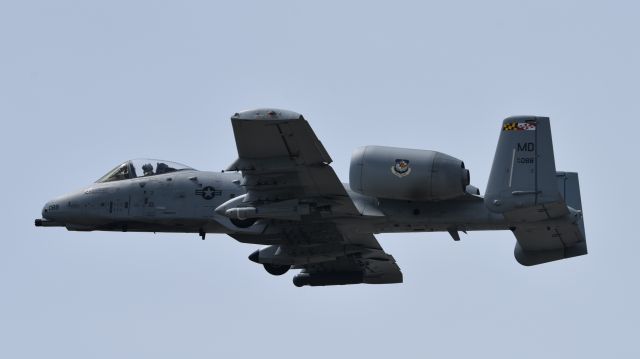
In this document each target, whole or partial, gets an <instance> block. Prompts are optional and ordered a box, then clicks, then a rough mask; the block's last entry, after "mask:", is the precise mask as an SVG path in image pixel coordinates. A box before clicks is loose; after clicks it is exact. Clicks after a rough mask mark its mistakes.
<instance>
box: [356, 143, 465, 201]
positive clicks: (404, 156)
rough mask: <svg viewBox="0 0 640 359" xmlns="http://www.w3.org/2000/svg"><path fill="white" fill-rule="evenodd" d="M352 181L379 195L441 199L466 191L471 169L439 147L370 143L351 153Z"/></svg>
mask: <svg viewBox="0 0 640 359" xmlns="http://www.w3.org/2000/svg"><path fill="white" fill-rule="evenodd" d="M349 185H350V186H351V189H352V190H354V191H356V192H359V193H362V194H364V195H367V196H373V197H377V198H388V199H401V200H410V201H440V200H446V199H451V198H456V197H459V196H462V195H464V194H465V193H466V187H467V185H469V171H468V170H467V169H465V168H464V162H462V161H461V160H459V159H457V158H454V157H451V156H449V155H446V154H444V153H440V152H436V151H428V150H414V149H408V148H397V147H383V146H366V147H360V148H357V149H356V150H355V151H354V152H353V155H352V156H351V167H350V170H349Z"/></svg>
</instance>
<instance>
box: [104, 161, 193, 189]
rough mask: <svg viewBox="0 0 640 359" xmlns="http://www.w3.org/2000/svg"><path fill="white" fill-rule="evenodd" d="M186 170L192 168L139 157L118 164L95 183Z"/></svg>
mask: <svg viewBox="0 0 640 359" xmlns="http://www.w3.org/2000/svg"><path fill="white" fill-rule="evenodd" d="M187 170H193V168H191V167H189V166H185V165H183V164H180V163H176V162H171V161H163V160H152V159H144V158H139V159H135V160H130V161H127V162H125V163H123V164H120V165H118V166H117V167H116V168H114V169H112V170H111V171H109V172H108V173H107V174H106V175H104V176H102V177H101V178H100V179H99V180H97V181H96V183H104V182H113V181H121V180H126V179H132V178H138V177H149V176H155V175H160V174H164V173H171V172H177V171H187Z"/></svg>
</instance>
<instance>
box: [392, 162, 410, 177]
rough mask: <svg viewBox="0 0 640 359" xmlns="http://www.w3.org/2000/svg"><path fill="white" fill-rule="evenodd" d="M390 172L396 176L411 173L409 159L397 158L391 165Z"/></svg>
mask: <svg viewBox="0 0 640 359" xmlns="http://www.w3.org/2000/svg"><path fill="white" fill-rule="evenodd" d="M391 173H393V174H394V175H396V176H398V177H404V176H408V175H409V174H410V173H411V167H409V160H402V159H397V160H396V164H395V165H393V166H391Z"/></svg>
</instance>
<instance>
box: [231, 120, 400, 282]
mask: <svg viewBox="0 0 640 359" xmlns="http://www.w3.org/2000/svg"><path fill="white" fill-rule="evenodd" d="M231 122H232V125H233V132H234V135H235V139H236V146H237V148H238V159H237V160H236V161H235V162H234V163H233V164H232V165H231V166H229V168H228V169H227V170H232V171H241V172H242V177H243V179H242V181H241V185H242V186H244V187H245V188H246V190H247V194H246V195H245V196H244V198H243V200H242V202H243V203H242V206H245V207H251V208H252V213H254V214H255V215H256V217H257V218H259V219H261V221H262V222H263V223H264V222H268V225H266V226H265V229H264V230H262V231H260V232H258V233H256V232H250V231H244V232H243V231H238V232H236V233H232V234H230V235H231V236H232V237H233V238H235V239H237V240H238V241H241V242H248V243H260V244H272V245H270V246H267V247H264V248H262V249H260V250H259V251H256V252H255V253H253V254H252V255H251V256H250V257H249V258H250V259H251V260H253V261H255V262H258V263H262V264H265V266H268V265H276V266H293V267H294V268H297V269H302V272H301V273H300V274H299V275H298V276H296V277H295V279H294V284H296V285H298V286H302V285H312V286H314V285H332V284H355V283H371V284H374V283H375V284H378V283H400V282H402V273H401V272H400V269H399V268H398V266H397V264H396V262H395V260H394V258H393V256H391V255H389V254H387V253H385V252H384V250H382V248H381V247H380V244H379V243H378V241H377V240H376V238H375V237H374V236H373V234H372V233H370V232H371V231H368V230H367V229H363V228H358V227H357V225H354V224H353V223H351V222H350V218H353V217H357V216H360V215H361V214H360V212H358V210H357V209H356V207H355V205H354V203H353V202H352V200H351V198H350V197H349V195H348V194H347V192H346V190H345V188H344V186H343V184H342V183H341V182H340V181H339V179H338V177H337V176H336V174H335V172H334V171H333V169H332V168H331V167H330V166H329V164H330V163H331V161H332V160H331V157H330V156H329V154H328V153H327V151H326V150H325V148H324V146H322V143H320V141H319V140H318V138H317V137H316V135H315V134H314V132H313V130H312V129H311V127H310V126H309V123H308V122H307V121H306V120H305V119H304V118H303V117H302V115H300V114H297V113H295V112H291V111H284V110H275V109H262V110H252V111H245V112H241V113H236V114H235V115H234V116H233V117H232V118H231ZM302 207H304V208H306V210H305V211H304V212H298V213H297V215H292V214H291V213H289V214H286V215H283V213H284V212H283V210H282V209H287V208H302ZM260 215H263V217H260ZM354 220H355V219H351V221H352V222H353V221H354ZM363 231H364V233H363Z"/></svg>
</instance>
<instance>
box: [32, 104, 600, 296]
mask: <svg viewBox="0 0 640 359" xmlns="http://www.w3.org/2000/svg"><path fill="white" fill-rule="evenodd" d="M231 123H232V125H233V132H234V135H235V139H236V146H237V149H238V159H237V160H236V161H235V162H233V163H232V164H231V165H230V166H229V167H228V168H227V169H226V170H224V171H222V172H203V171H197V170H195V169H193V168H190V167H187V166H184V165H181V164H178V163H173V162H168V161H160V160H147V159H139V160H131V161H127V162H125V163H123V164H121V165H118V166H117V167H116V168H114V169H113V170H111V171H109V172H108V173H107V174H106V175H104V176H103V177H102V178H100V179H99V180H98V181H96V183H94V184H92V185H91V186H89V187H88V188H86V189H84V190H82V191H80V192H76V193H71V194H68V195H65V196H62V197H59V198H57V199H54V200H52V201H49V202H47V204H46V205H45V206H44V208H43V210H42V217H43V218H42V219H36V221H35V225H36V226H41V227H66V228H67V229H68V230H70V231H94V230H99V231H123V232H126V231H135V232H187V233H198V234H199V235H200V236H201V237H202V239H205V236H206V234H207V233H226V234H228V235H229V236H231V237H233V238H234V239H236V240H238V241H239V242H243V243H254V244H261V245H265V247H264V248H262V249H260V250H257V251H255V252H254V253H252V254H251V255H250V256H249V259H250V260H252V261H254V262H256V263H260V264H262V265H263V266H264V268H265V269H266V271H267V272H269V273H270V274H273V275H282V274H284V273H286V272H287V271H288V270H289V269H292V268H293V269H301V272H300V273H299V274H297V275H296V276H295V277H294V278H293V283H294V284H295V285H296V286H305V285H310V286H323V285H337V284H357V283H369V284H385V283H401V282H402V273H401V272H400V269H399V268H398V266H397V264H396V262H395V260H394V258H393V257H392V256H391V255H390V254H387V253H386V252H385V251H384V250H383V249H382V247H381V246H380V244H379V243H378V241H377V240H376V238H375V237H374V234H375V233H391V232H434V231H446V232H449V234H450V235H451V237H452V238H453V239H454V240H456V241H457V240H459V239H460V236H459V234H458V233H459V232H460V231H462V232H467V231H475V230H511V231H512V232H513V233H514V235H515V237H516V240H517V241H516V246H515V258H516V260H517V261H518V262H519V263H520V264H522V265H527V266H529V265H536V264H541V263H545V262H549V261H555V260H560V259H565V258H570V257H575V256H579V255H583V254H587V244H586V240H585V230H584V222H583V217H582V205H581V200H580V187H579V184H578V174H577V173H573V172H558V171H556V168H555V161H554V154H553V145H552V141H551V129H550V125H549V118H547V117H534V116H520V117H509V118H507V119H506V120H504V122H503V124H502V128H501V131H500V138H499V141H498V147H497V150H496V154H495V158H494V161H493V167H492V169H491V174H490V177H489V183H488V185H487V191H486V194H485V196H484V197H483V196H481V195H480V191H479V190H478V189H477V188H476V187H474V186H472V185H470V183H469V170H467V169H466V168H465V165H464V162H462V161H461V160H459V159H456V158H454V157H451V156H449V155H446V154H444V153H440V152H435V151H427V150H415V149H405V148H394V147H382V146H366V147H361V148H358V149H356V150H355V151H354V153H353V155H352V158H351V167H350V172H349V184H344V183H341V182H340V180H339V179H338V177H337V176H336V174H335V172H334V171H333V169H332V168H331V167H330V166H329V164H330V163H331V161H332V160H331V157H329V154H328V153H327V151H326V150H325V148H324V147H323V146H322V144H321V143H320V141H319V140H318V138H317V137H316V135H315V134H314V132H313V130H312V129H311V127H310V126H309V124H308V122H307V121H306V120H305V119H304V117H303V116H302V115H300V114H298V113H295V112H292V111H286V110H278V109H258V110H251V111H244V112H239V113H236V114H234V115H233V117H231Z"/></svg>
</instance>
